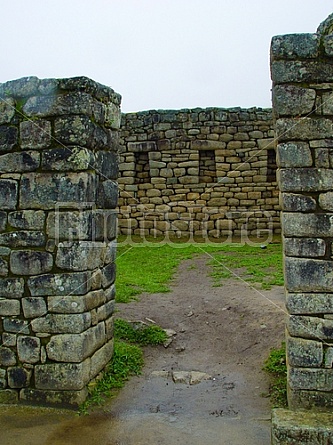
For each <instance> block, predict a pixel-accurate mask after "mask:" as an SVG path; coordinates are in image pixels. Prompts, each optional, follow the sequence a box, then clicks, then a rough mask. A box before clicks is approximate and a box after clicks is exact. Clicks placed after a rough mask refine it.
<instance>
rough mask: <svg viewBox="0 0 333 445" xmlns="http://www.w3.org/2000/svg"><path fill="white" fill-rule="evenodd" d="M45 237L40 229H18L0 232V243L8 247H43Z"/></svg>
mask: <svg viewBox="0 0 333 445" xmlns="http://www.w3.org/2000/svg"><path fill="white" fill-rule="evenodd" d="M45 241H46V237H45V234H44V233H43V232H41V231H37V230H36V231H28V230H20V231H15V232H6V233H2V234H0V245H1V246H9V247H43V246H45Z"/></svg>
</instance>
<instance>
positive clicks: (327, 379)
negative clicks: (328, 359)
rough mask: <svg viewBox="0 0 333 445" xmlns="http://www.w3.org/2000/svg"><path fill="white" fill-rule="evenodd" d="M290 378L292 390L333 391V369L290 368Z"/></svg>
mask: <svg viewBox="0 0 333 445" xmlns="http://www.w3.org/2000/svg"><path fill="white" fill-rule="evenodd" d="M288 377H289V378H288V382H289V385H290V388H291V389H292V390H294V389H296V390H298V389H306V390H314V391H332V390H333V369H314V368H289V373H288Z"/></svg>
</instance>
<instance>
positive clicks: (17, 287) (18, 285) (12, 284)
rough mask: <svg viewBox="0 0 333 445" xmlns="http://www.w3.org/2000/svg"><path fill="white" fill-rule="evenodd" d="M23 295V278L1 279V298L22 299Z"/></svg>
mask: <svg viewBox="0 0 333 445" xmlns="http://www.w3.org/2000/svg"><path fill="white" fill-rule="evenodd" d="M23 293H24V280H23V278H0V297H4V298H21V297H23Z"/></svg>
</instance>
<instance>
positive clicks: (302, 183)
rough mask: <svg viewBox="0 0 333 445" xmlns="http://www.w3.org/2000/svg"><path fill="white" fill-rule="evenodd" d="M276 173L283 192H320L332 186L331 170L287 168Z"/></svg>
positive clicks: (332, 172)
mask: <svg viewBox="0 0 333 445" xmlns="http://www.w3.org/2000/svg"><path fill="white" fill-rule="evenodd" d="M278 174H279V182H280V186H281V191H283V192H314V191H319V192H320V191H326V190H331V188H332V185H331V184H332V181H333V170H329V169H320V168H318V169H316V168H294V169H290V168H288V169H281V170H279V172H278Z"/></svg>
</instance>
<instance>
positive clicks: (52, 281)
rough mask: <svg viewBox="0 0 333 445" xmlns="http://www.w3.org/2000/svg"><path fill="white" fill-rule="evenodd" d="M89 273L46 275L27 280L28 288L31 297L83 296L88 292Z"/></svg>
mask: <svg viewBox="0 0 333 445" xmlns="http://www.w3.org/2000/svg"><path fill="white" fill-rule="evenodd" d="M90 277H91V275H90V273H89V272H76V273H59V274H46V275H39V276H36V277H31V278H29V279H28V287H29V290H30V293H31V295H32V296H33V297H38V296H43V295H47V296H51V295H68V294H76V295H84V294H86V293H87V292H89V290H90Z"/></svg>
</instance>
